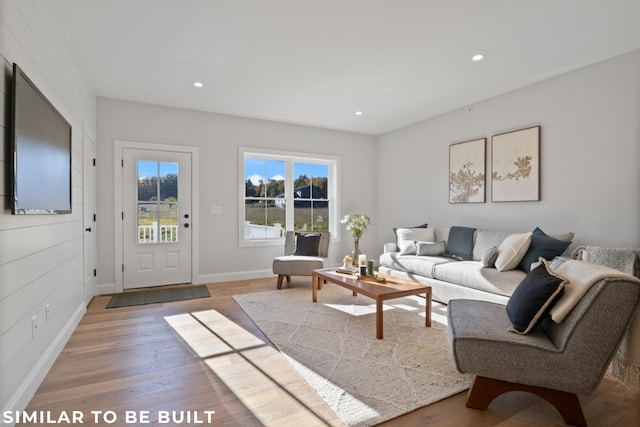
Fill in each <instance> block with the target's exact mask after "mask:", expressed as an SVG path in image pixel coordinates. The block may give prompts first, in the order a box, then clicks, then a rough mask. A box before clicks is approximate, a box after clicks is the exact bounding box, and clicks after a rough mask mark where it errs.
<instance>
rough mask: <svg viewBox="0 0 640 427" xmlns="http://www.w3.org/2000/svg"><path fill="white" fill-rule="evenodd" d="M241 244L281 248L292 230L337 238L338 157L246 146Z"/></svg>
mask: <svg viewBox="0 0 640 427" xmlns="http://www.w3.org/2000/svg"><path fill="white" fill-rule="evenodd" d="M239 158H240V167H239V169H240V171H241V179H240V182H241V185H240V188H241V190H240V191H241V197H240V200H241V203H240V205H241V206H240V218H241V221H240V230H239V236H240V245H241V246H255V245H270V244H274V245H278V244H281V243H282V239H283V238H284V235H285V233H286V231H287V230H294V231H331V232H332V235H333V236H336V230H337V226H338V221H337V214H336V213H337V212H338V206H337V200H338V198H337V197H336V187H337V178H336V177H337V176H338V159H337V158H336V157H332V156H323V155H317V154H304V153H291V152H280V151H273V150H261V149H253V148H240V156H239Z"/></svg>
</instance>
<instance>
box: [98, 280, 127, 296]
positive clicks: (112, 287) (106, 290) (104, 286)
mask: <svg viewBox="0 0 640 427" xmlns="http://www.w3.org/2000/svg"><path fill="white" fill-rule="evenodd" d="M119 292H122V291H119ZM115 293H118V291H117V290H116V284H115V283H98V284H97V285H96V295H110V294H115Z"/></svg>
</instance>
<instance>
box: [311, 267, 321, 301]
mask: <svg viewBox="0 0 640 427" xmlns="http://www.w3.org/2000/svg"><path fill="white" fill-rule="evenodd" d="M319 281H320V277H318V276H316V274H315V273H312V274H311V293H312V299H313V302H318V282H319Z"/></svg>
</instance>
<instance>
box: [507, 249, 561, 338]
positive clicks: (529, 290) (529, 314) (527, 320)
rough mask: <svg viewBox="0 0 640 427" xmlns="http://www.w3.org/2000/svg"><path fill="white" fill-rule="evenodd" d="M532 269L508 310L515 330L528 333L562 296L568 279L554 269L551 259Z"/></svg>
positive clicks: (512, 329) (519, 286)
mask: <svg viewBox="0 0 640 427" xmlns="http://www.w3.org/2000/svg"><path fill="white" fill-rule="evenodd" d="M540 261H541V262H542V264H541V265H539V266H538V267H536V268H534V269H533V270H531V272H530V273H529V274H527V276H526V277H525V278H524V280H523V281H522V282H521V283H520V284H519V285H518V287H517V288H516V289H515V291H514V292H513V295H511V298H509V302H508V303H507V306H506V310H507V314H508V315H509V319H511V323H512V325H513V327H512V328H511V329H510V331H511V332H515V333H518V334H528V333H529V332H531V331H532V330H533V328H535V327H537V326H538V325H539V324H540V322H542V320H543V319H544V316H546V315H547V314H548V313H549V310H550V309H551V307H552V306H553V304H554V303H555V302H556V301H557V299H558V298H559V297H560V295H561V293H562V291H563V289H564V285H565V283H566V280H565V279H564V278H563V277H561V276H559V275H557V274H556V273H553V272H552V271H550V269H549V267H548V264H547V261H546V260H544V259H540Z"/></svg>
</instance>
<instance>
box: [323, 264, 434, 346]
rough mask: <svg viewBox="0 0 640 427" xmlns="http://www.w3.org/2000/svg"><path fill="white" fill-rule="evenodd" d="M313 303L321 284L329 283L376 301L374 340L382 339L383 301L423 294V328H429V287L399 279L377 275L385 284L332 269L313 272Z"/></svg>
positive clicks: (370, 278) (367, 277) (354, 294)
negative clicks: (424, 310) (424, 314)
mask: <svg viewBox="0 0 640 427" xmlns="http://www.w3.org/2000/svg"><path fill="white" fill-rule="evenodd" d="M311 276H312V280H313V286H312V288H313V302H317V301H318V289H322V283H323V282H325V281H326V282H330V283H333V284H335V285H338V286H342V287H343V288H347V289H349V290H350V291H352V292H353V296H356V295H358V294H362V295H364V296H367V297H369V298H372V299H374V300H375V301H376V338H378V339H382V327H383V318H382V312H383V310H382V304H383V301H386V300H389V299H394V298H401V297H406V296H409V295H419V294H425V296H426V303H425V306H426V317H425V321H424V325H425V327H430V326H431V286H428V285H423V284H422V283H417V282H412V281H409V280H404V279H399V278H397V277H393V276H389V275H386V274H378V276H379V277H384V278H385V279H386V283H379V282H377V281H376V279H375V277H371V276H364V277H358V276H355V275H351V274H345V273H338V272H337V271H336V270H335V268H334V269H324V270H313V273H312V275H311Z"/></svg>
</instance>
